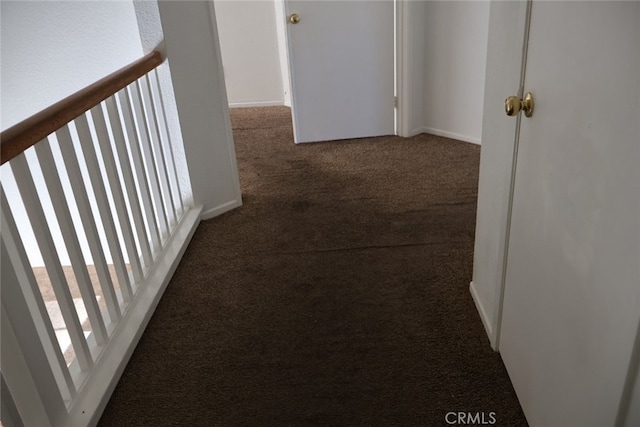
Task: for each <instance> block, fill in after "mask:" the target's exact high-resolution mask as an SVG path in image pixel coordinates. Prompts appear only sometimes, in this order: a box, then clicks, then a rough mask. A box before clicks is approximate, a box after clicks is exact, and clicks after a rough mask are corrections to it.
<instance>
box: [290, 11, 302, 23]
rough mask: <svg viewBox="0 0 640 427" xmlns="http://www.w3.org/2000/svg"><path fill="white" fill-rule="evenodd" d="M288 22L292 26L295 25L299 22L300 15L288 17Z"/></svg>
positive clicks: (294, 14)
mask: <svg viewBox="0 0 640 427" xmlns="http://www.w3.org/2000/svg"><path fill="white" fill-rule="evenodd" d="M289 22H291V23H292V24H297V23H298V22H300V15H298V14H297V13H292V14H291V16H290V17H289Z"/></svg>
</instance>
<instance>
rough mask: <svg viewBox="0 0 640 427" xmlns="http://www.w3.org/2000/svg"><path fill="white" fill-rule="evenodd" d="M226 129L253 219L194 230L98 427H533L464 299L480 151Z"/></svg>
mask: <svg viewBox="0 0 640 427" xmlns="http://www.w3.org/2000/svg"><path fill="white" fill-rule="evenodd" d="M232 121H233V128H234V138H235V144H236V152H237V156H238V165H239V168H240V177H241V183H242V192H243V202H244V205H243V206H242V207H241V208H239V209H236V210H234V211H232V212H229V213H227V214H225V215H223V216H221V217H218V218H214V219H212V220H209V221H206V222H203V223H201V224H200V226H199V228H198V229H197V231H196V234H195V236H194V238H193V240H192V242H191V244H190V246H189V247H188V249H187V252H186V253H185V255H184V258H183V259H182V261H181V263H180V265H179V267H178V269H177V271H176V273H175V275H174V277H173V279H172V280H171V283H170V284H169V286H168V288H167V290H166V292H165V294H164V296H163V298H162V300H161V302H160V304H159V306H158V308H157V310H156V312H155V314H154V315H153V318H152V319H151V322H150V323H149V325H148V327H147V329H146V331H145V333H144V335H143V337H142V339H141V340H140V343H139V344H138V346H137V348H136V350H135V352H134V354H133V356H132V358H131V360H130V362H129V364H128V366H127V368H126V370H125V372H124V374H123V376H122V378H121V380H120V383H119V384H118V386H117V388H116V390H115V391H114V393H113V396H112V398H111V401H110V402H109V404H108V406H107V408H106V409H105V412H104V414H103V417H102V419H101V422H100V425H101V426H147V425H148V426H164V425H185V426H192V425H193V426H196V425H197V426H212V425H216V426H239V425H252V426H253V425H255V426H272V425H273V426H280V425H291V426H303V425H313V426H329V425H340V426H360V425H362V426H371V425H380V426H390V425H399V426H431V425H445V421H444V420H445V415H446V414H447V413H448V412H458V411H460V412H465V413H476V412H480V413H482V412H484V413H485V414H487V415H485V418H486V417H488V413H489V412H494V413H495V418H496V420H497V424H498V425H508V426H522V425H526V421H525V419H524V416H523V414H522V411H521V409H520V406H519V404H518V401H517V399H516V396H515V393H514V391H513V388H512V386H511V383H510V381H509V378H508V376H507V373H506V371H505V369H504V366H503V364H502V361H501V359H500V356H499V354H497V353H494V352H493V351H492V350H491V348H490V347H489V343H488V341H487V338H486V334H485V332H484V329H483V326H482V323H481V321H480V318H479V316H478V314H477V312H476V309H475V307H474V304H473V301H472V300H471V295H470V294H469V291H468V288H469V282H470V281H471V273H472V260H473V242H474V224H475V214H476V197H477V180H478V167H479V158H480V147H479V146H476V145H472V144H468V143H462V142H458V141H454V140H450V139H446V138H440V137H435V136H429V135H419V136H416V137H413V138H397V137H379V138H365V139H358V140H351V141H338V142H328V143H316V144H308V145H298V146H296V145H294V144H293V139H292V138H293V137H292V128H291V120H290V111H289V109H287V108H284V107H272V108H261V109H236V110H232Z"/></svg>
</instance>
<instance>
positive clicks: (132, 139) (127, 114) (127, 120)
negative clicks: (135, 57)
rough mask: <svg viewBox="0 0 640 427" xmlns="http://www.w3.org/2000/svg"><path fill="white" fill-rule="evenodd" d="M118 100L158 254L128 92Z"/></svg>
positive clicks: (152, 215) (159, 245) (150, 231)
mask: <svg viewBox="0 0 640 427" xmlns="http://www.w3.org/2000/svg"><path fill="white" fill-rule="evenodd" d="M118 98H119V100H120V107H121V108H122V116H123V117H124V124H125V128H126V129H127V135H128V136H129V148H130V149H131V156H132V158H133V169H134V170H135V172H136V178H137V179H138V188H139V190H140V198H141V199H142V205H143V206H144V211H145V213H146V218H147V224H148V225H149V233H150V235H151V245H152V246H153V251H154V252H159V251H160V249H161V248H162V243H161V242H160V231H159V229H158V221H157V220H156V214H155V213H154V211H153V204H152V202H151V195H150V190H149V180H148V179H147V174H146V173H145V170H144V163H143V160H142V152H141V150H140V140H139V139H138V134H137V133H136V127H135V123H134V117H133V111H132V109H131V98H130V97H129V92H127V90H126V89H123V90H121V91H120V92H119V93H118Z"/></svg>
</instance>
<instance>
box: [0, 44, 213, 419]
mask: <svg viewBox="0 0 640 427" xmlns="http://www.w3.org/2000/svg"><path fill="white" fill-rule="evenodd" d="M161 62H162V58H161V57H160V54H159V53H157V52H153V53H152V54H149V55H147V56H146V57H145V58H143V59H141V60H139V61H136V63H134V64H132V65H130V66H128V67H125V68H124V69H123V70H120V71H119V72H116V73H114V74H113V75H111V76H108V77H107V78H105V79H103V80H102V81H100V82H97V83H96V84H94V85H92V86H90V87H88V88H87V89H85V90H83V91H80V92H78V93H77V94H74V95H72V96H71V97H69V98H67V99H66V100H63V101H61V102H60V103H58V104H56V105H54V106H52V107H50V108H49V109H47V110H44V111H43V112H42V113H39V114H37V115H36V116H34V117H32V118H30V119H27V120H26V121H25V122H23V123H21V124H18V125H16V126H15V127H14V128H11V129H9V130H7V131H5V132H3V133H2V163H3V165H2V167H1V168H0V172H1V173H2V181H1V187H2V188H1V190H2V191H1V192H0V213H1V221H2V222H1V225H0V227H1V228H0V230H1V231H0V234H1V238H0V246H1V256H2V259H1V269H0V273H1V278H2V286H1V287H0V289H1V300H2V305H1V315H2V318H1V323H0V324H1V327H2V343H1V346H0V349H1V352H2V354H1V355H0V360H1V366H0V370H1V372H2V377H1V379H2V391H3V392H4V393H5V394H7V393H8V396H3V409H6V410H4V411H3V413H2V414H1V416H2V417H3V419H2V420H3V422H4V423H5V424H7V425H9V424H11V425H26V426H31V425H33V426H46V425H51V426H56V427H57V426H79V425H92V424H95V423H97V420H98V418H99V416H100V414H101V412H102V410H103V409H104V406H105V405H106V402H107V400H108V398H109V396H110V394H111V392H112V391H113V388H114V387H115V384H116V382H117V380H118V379H119V377H120V375H121V373H122V371H123V369H124V367H125V365H126V363H127V361H128V359H129V357H130V356H131V353H132V352H133V349H134V348H135V345H136V344H137V341H138V339H139V338H140V335H141V334H142V331H143V329H144V327H145V326H146V324H147V322H148V320H149V318H150V317H151V314H152V313H153V310H154V309H155V306H156V305H157V303H158V301H159V299H160V297H161V295H162V292H163V291H164V288H165V287H166V285H167V283H168V281H169V279H170V277H171V275H172V274H173V271H174V269H175V267H176V265H177V262H178V261H179V259H180V258H181V255H182V253H183V251H184V249H185V248H186V245H187V244H188V242H189V240H190V238H191V236H192V234H193V232H194V230H195V228H196V226H197V224H198V222H199V215H200V211H201V208H199V207H194V206H191V205H190V204H189V203H186V202H185V200H184V199H183V196H182V193H181V189H180V187H179V184H178V182H179V180H178V174H177V170H176V165H175V160H174V155H173V152H172V149H171V141H170V140H169V137H168V136H169V132H168V129H167V127H166V126H167V125H166V123H167V120H166V117H165V111H164V106H163V103H162V95H161V92H160V86H159V84H158V82H159V80H158V77H157V71H156V70H155V67H157V66H158V65H159V64H160V63H161ZM25 213H26V214H25ZM28 235H32V237H33V238H34V240H35V246H34V245H30V246H29V247H26V246H25V244H24V241H25V240H28V239H27V237H28ZM34 252H38V253H36V254H35V255H34V254H33V253H34ZM38 256H41V259H42V262H43V264H44V267H45V269H46V276H48V280H43V279H42V278H41V279H38V278H37V277H36V274H34V267H33V266H32V264H33V262H32V259H33V258H34V257H38ZM40 276H42V275H38V277H40ZM79 307H80V308H79ZM59 324H63V325H64V327H63V329H62V330H61V329H60V328H59V327H56V325H59ZM61 337H62V338H61ZM65 343H66V344H65Z"/></svg>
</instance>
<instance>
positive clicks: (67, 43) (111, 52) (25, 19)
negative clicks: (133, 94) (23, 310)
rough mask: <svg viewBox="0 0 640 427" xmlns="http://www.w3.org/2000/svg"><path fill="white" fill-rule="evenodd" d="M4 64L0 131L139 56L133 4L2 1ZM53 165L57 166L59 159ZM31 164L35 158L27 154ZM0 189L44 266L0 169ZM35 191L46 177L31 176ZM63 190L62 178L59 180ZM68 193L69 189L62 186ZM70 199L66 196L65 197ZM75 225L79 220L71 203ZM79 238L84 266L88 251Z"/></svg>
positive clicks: (37, 260) (14, 191)
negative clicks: (0, 179)
mask: <svg viewBox="0 0 640 427" xmlns="http://www.w3.org/2000/svg"><path fill="white" fill-rule="evenodd" d="M0 8H1V17H0V23H1V25H0V27H1V30H0V31H1V33H0V34H1V37H0V40H1V43H2V61H1V65H0V75H1V78H0V79H1V88H2V109H1V114H0V122H1V124H2V129H6V128H8V127H10V126H11V125H13V124H15V123H17V122H19V121H21V120H23V119H25V118H27V117H29V116H31V115H33V114H34V113H36V112H38V111H40V110H42V109H43V108H46V107H48V106H49V105H51V104H53V103H54V102H56V101H59V100H60V99H62V98H64V97H66V96H68V95H70V94H72V93H74V92H76V91H77V90H79V89H82V88H83V87H85V86H87V85H88V84H90V83H93V82H94V81H96V80H98V79H100V78H101V77H104V76H105V75H107V74H109V73H111V72H113V71H115V70H117V69H119V68H121V67H122V66H124V65H126V64H128V63H129V62H131V61H133V60H135V59H137V58H139V57H140V56H141V55H142V47H141V44H140V37H139V35H138V27H137V24H136V17H135V14H134V10H133V5H132V3H131V2H127V1H117V2H116V1H91V2H81V1H72V2H58V1H55V2H50V1H43V2H36V1H22V2H18V1H4V0H3V1H2V2H1V3H0ZM56 154H57V150H55V149H54V156H55V157H56V160H57V162H61V160H60V158H59V157H57V156H56ZM27 160H28V161H29V163H30V164H33V162H35V157H34V156H27ZM2 181H3V187H4V189H5V192H6V196H7V199H8V200H9V202H10V204H11V205H12V207H14V206H15V207H17V209H16V212H14V215H15V217H16V221H17V223H18V229H19V230H20V233H21V235H22V237H23V243H24V245H25V249H26V251H27V254H28V255H29V259H30V260H31V263H32V265H34V266H39V265H43V261H42V258H41V256H40V252H39V250H38V247H37V244H36V242H35V238H34V237H33V234H32V233H31V232H30V231H29V230H30V229H29V227H27V226H26V225H25V221H24V218H26V214H25V213H24V211H23V210H22V209H20V207H19V206H20V205H21V204H20V203H16V202H15V201H17V200H19V195H18V191H17V188H16V185H15V183H14V182H13V179H12V177H11V175H10V173H8V169H7V167H6V165H5V166H3V168H2ZM34 181H35V183H36V187H37V188H38V191H40V190H43V194H46V186H45V183H44V179H43V178H42V176H41V175H40V174H38V173H35V174H34ZM63 184H64V180H63ZM65 191H70V189H69V188H68V186H66V185H65ZM67 194H69V193H67ZM70 204H71V206H70V207H71V212H72V216H73V220H74V222H75V223H76V224H80V220H79V217H78V216H77V215H75V214H74V212H75V211H76V208H75V206H74V203H73V200H72V199H71V203H70ZM43 207H44V210H45V214H46V215H47V217H48V218H54V217H55V216H54V214H53V208H52V207H51V205H50V203H48V202H47V201H46V198H45V200H44V202H43ZM52 235H53V237H54V240H55V242H56V244H57V247H58V252H59V255H60V258H61V262H62V264H64V265H68V264H69V259H68V255H67V253H66V250H65V249H64V246H63V245H62V244H61V243H62V241H63V240H62V236H61V235H60V233H59V231H58V229H57V228H56V227H53V228H52ZM84 242H85V240H84V239H83V238H81V239H80V243H81V245H82V246H83V251H84V253H85V256H86V258H87V262H88V263H91V262H92V260H91V257H90V256H89V251H88V248H87V247H86V245H85V244H84Z"/></svg>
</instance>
